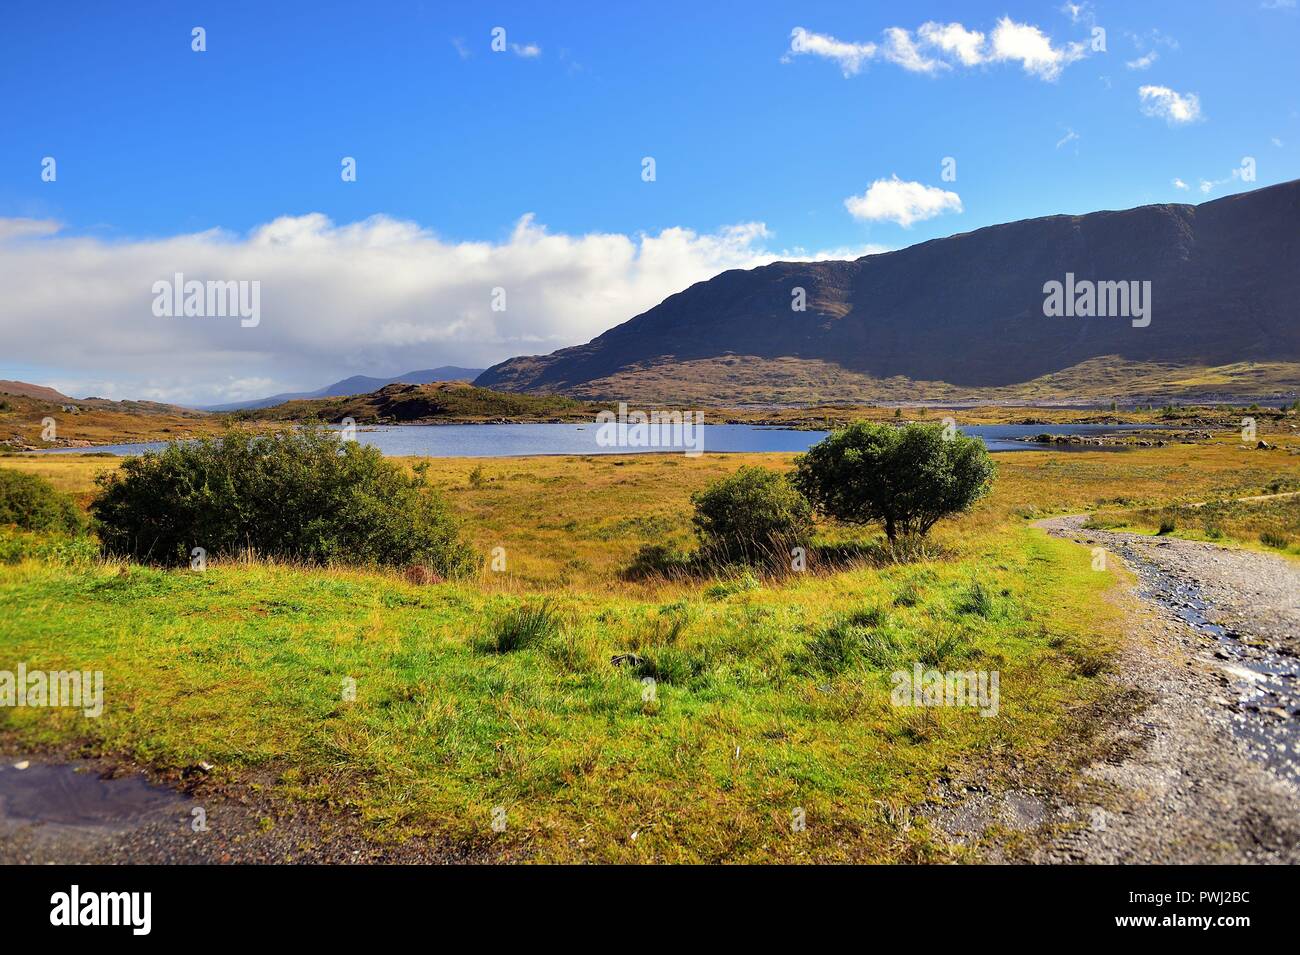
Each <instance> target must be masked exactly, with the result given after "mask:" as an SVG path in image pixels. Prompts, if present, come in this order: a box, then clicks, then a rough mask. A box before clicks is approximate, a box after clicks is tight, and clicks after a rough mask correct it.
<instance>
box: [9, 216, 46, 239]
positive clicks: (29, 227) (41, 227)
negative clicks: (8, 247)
mask: <svg viewBox="0 0 1300 955" xmlns="http://www.w3.org/2000/svg"><path fill="white" fill-rule="evenodd" d="M58 231H59V224H58V223H57V222H53V221H51V220H50V219H0V242H4V241H6V240H7V239H27V238H33V237H36V236H42V235H54V233H56V232H58Z"/></svg>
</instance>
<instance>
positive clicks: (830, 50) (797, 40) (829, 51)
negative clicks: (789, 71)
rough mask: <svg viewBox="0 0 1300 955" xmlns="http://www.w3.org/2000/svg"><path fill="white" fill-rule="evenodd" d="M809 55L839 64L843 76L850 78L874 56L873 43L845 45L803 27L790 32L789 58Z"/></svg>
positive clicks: (842, 42) (831, 37)
mask: <svg viewBox="0 0 1300 955" xmlns="http://www.w3.org/2000/svg"><path fill="white" fill-rule="evenodd" d="M802 54H811V55H812V56H821V57H825V58H826V59H828V60H834V61H835V62H836V63H837V64H839V67H840V69H841V70H842V71H843V72H844V75H845V76H852V75H854V74H855V73H857V72H858V71H859V70H860V69H862V64H863V63H865V62H867V61H868V60H870V59H871V58H872V57H874V56H875V55H876V45H875V44H874V43H845V42H844V41H843V40H837V39H835V37H833V36H826V35H825V34H823V33H811V32H809V31H808V30H805V29H804V28H803V27H795V28H794V29H793V30H791V31H790V52H789V54H787V59H788V57H789V56H800V55H802Z"/></svg>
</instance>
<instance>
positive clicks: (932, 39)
mask: <svg viewBox="0 0 1300 955" xmlns="http://www.w3.org/2000/svg"><path fill="white" fill-rule="evenodd" d="M916 32H917V33H918V34H919V35H920V37H921V39H922V40H924V41H925V42H926V43H927V44H929V45H930V46H932V47H934V48H936V49H938V50H942V51H943V52H944V53H946V54H948V55H949V56H952V57H955V58H956V59H957V60H958V62H960V63H961V64H962V65H963V66H978V65H979V64H981V63H983V62H984V60H985V56H984V51H983V48H984V34H983V33H980V32H979V31H978V30H967V29H966V28H965V27H964V26H962V25H961V24H960V23H935V22H933V21H931V22H929V23H923V24H921V28H920V29H919V30H917V31H916Z"/></svg>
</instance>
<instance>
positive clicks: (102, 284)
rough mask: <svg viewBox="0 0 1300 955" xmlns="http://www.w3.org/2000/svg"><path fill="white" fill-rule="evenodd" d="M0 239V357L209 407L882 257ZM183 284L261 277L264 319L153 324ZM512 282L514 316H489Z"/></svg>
mask: <svg viewBox="0 0 1300 955" xmlns="http://www.w3.org/2000/svg"><path fill="white" fill-rule="evenodd" d="M0 237H3V239H4V240H3V243H2V244H0V288H3V289H4V290H5V293H4V295H5V305H4V308H3V309H2V310H0V341H3V342H4V347H3V349H2V350H0V352H2V354H3V358H0V363H3V364H5V365H10V366H12V367H19V366H31V367H42V368H48V369H53V370H54V371H53V372H52V373H51V375H50V377H51V379H54V378H57V379H58V380H59V382H60V384H61V385H63V386H65V387H66V389H67V392H68V393H72V394H77V395H83V394H100V395H105V396H107V397H119V398H125V397H131V398H149V399H154V400H159V401H177V402H182V403H198V404H203V403H209V402H212V403H215V402H219V401H223V400H234V399H238V398H245V397H254V396H260V395H263V394H272V393H275V392H278V391H296V390H306V389H308V388H316V387H320V386H321V385H324V384H326V383H328V382H330V381H333V380H335V379H338V378H343V377H346V376H348V375H352V374H375V375H382V374H390V375H391V374H397V373H400V372H403V371H410V370H413V369H416V368H428V367H436V366H438V365H445V364H454V365H462V366H467V367H481V366H482V367H485V366H487V365H489V364H493V363H495V362H497V361H501V360H503V359H505V358H509V357H512V356H515V355H520V354H536V353H539V352H549V351H552V350H554V349H556V348H561V347H564V346H567V345H573V344H578V343H581V342H585V341H587V340H589V339H590V338H592V337H593V336H595V335H597V334H599V333H600V332H603V331H605V330H606V329H608V328H610V327H612V326H613V325H616V324H618V323H620V322H623V321H626V320H627V319H629V318H631V317H632V316H634V315H637V314H639V313H640V312H643V311H645V310H646V309H649V308H651V307H653V306H655V305H657V304H658V303H659V302H661V301H662V300H663V299H664V298H666V297H667V296H668V295H671V294H672V293H674V292H679V291H681V290H682V289H684V288H686V287H687V286H689V285H691V284H693V283H695V282H698V281H702V280H704V279H708V278H711V277H712V276H714V275H717V274H718V273H719V272H722V271H725V270H726V269H732V268H752V267H754V266H757V265H762V264H765V263H768V262H772V261H776V260H778V259H786V260H795V259H817V258H829V257H836V258H839V257H845V258H855V257H857V256H859V255H863V254H866V253H868V252H873V251H881V249H880V247H864V248H860V249H837V250H826V251H813V252H805V251H803V250H798V249H797V250H795V251H794V252H787V251H785V250H782V249H780V248H779V247H774V245H773V243H772V236H771V233H770V232H769V231H768V230H767V229H766V228H765V227H764V226H763V225H762V224H761V223H743V224H739V225H733V226H728V227H725V228H721V229H719V230H717V231H716V232H711V233H701V232H695V231H692V230H690V229H685V228H669V229H664V230H663V231H661V232H659V233H657V234H653V235H646V234H641V235H623V234H620V233H588V234H581V235H566V234H557V233H553V232H549V231H548V230H547V229H546V228H545V227H543V226H541V225H539V224H538V223H537V222H535V221H534V219H533V217H532V216H531V215H526V216H523V217H522V218H520V219H519V221H518V222H517V223H516V224H515V225H514V227H513V230H512V231H511V232H510V233H509V235H508V236H507V237H505V238H503V239H502V240H500V241H496V242H454V241H448V240H446V239H443V238H440V237H439V236H437V235H436V234H434V233H433V232H431V231H429V230H428V229H425V228H423V227H422V226H420V225H418V224H417V223H414V222H407V221H400V220H396V219H392V218H389V217H386V216H375V217H372V218H370V219H366V220H364V221H361V222H354V223H348V224H335V223H333V222H331V221H330V220H329V219H328V218H326V217H325V216H323V215H320V214H310V215H304V216H285V217H282V218H279V219H276V220H274V221H272V222H268V223H266V224H264V225H262V226H260V227H258V228H256V229H254V230H252V232H250V233H249V234H247V235H242V236H241V235H233V234H231V233H228V232H223V231H220V230H213V231H208V232H200V233H193V234H185V235H177V236H172V237H170V238H162V239H139V240H124V241H111V242H110V241H104V240H101V239H97V238H87V237H82V236H66V235H61V234H58V233H57V226H56V225H55V224H53V223H48V222H40V221H36V220H23V219H0ZM177 272H181V273H184V275H185V277H186V279H187V280H190V279H198V280H200V281H207V280H223V281H238V280H250V281H251V280H256V281H259V282H260V283H261V322H260V324H259V325H257V326H256V327H251V328H242V327H240V322H239V319H237V318H157V317H155V316H154V314H153V311H152V304H153V299H154V294H153V291H152V286H153V283H154V282H156V281H159V280H163V279H171V278H172V276H173V275H174V274H175V273H177ZM498 286H499V287H501V288H504V289H505V290H506V305H507V308H506V311H504V312H494V311H492V309H491V304H492V289H493V288H495V287H498ZM0 377H12V375H6V374H0Z"/></svg>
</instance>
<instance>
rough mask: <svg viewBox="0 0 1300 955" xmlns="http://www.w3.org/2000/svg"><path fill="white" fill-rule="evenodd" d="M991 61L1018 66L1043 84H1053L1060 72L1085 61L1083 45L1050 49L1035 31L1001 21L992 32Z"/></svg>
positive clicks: (1050, 43)
mask: <svg viewBox="0 0 1300 955" xmlns="http://www.w3.org/2000/svg"><path fill="white" fill-rule="evenodd" d="M992 42H993V54H992V59H995V60H1007V61H1016V62H1019V63H1020V65H1021V66H1022V67H1024V70H1025V72H1026V73H1030V74H1032V75H1034V76H1037V77H1038V78H1039V79H1043V80H1055V79H1056V78H1057V77H1058V76H1060V75H1061V71H1062V70H1063V69H1065V67H1067V66H1069V65H1070V64H1071V63H1073V62H1075V61H1076V60H1080V59H1082V58H1083V57H1084V55H1085V53H1084V51H1085V50H1086V49H1087V47H1086V45H1085V44H1083V43H1068V44H1066V45H1065V46H1052V41H1051V40H1050V39H1048V37H1047V36H1046V35H1045V34H1044V33H1043V31H1042V30H1040V29H1038V27H1035V26H1030V25H1029V24H1027V23H1016V22H1015V21H1014V20H1012V19H1011V18H1010V17H1003V18H1002V19H1001V20H999V21H998V25H997V26H996V27H995V28H994V29H993V41H992Z"/></svg>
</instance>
